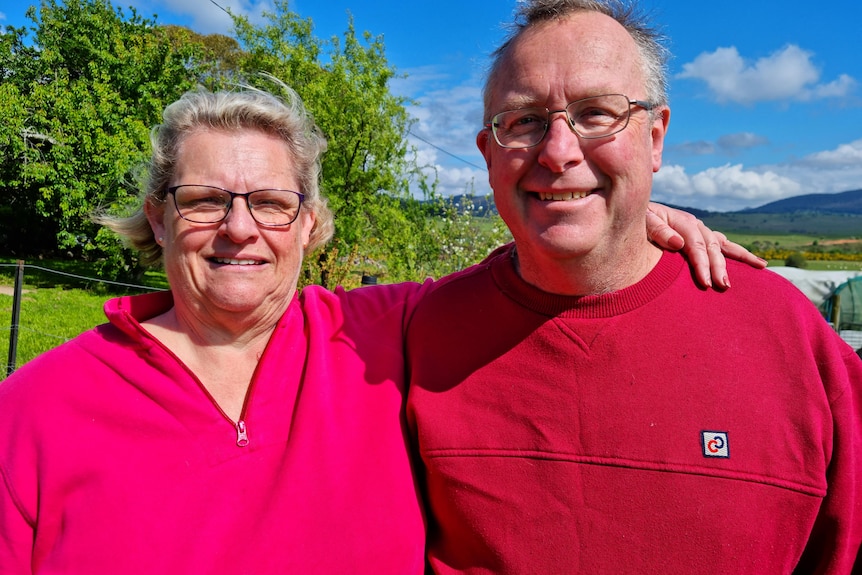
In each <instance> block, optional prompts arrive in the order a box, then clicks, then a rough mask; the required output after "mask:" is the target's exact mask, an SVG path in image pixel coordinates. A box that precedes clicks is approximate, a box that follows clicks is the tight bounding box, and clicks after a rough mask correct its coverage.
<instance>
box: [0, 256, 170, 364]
mask: <svg viewBox="0 0 862 575" xmlns="http://www.w3.org/2000/svg"><path fill="white" fill-rule="evenodd" d="M10 269H11V272H12V275H13V276H14V285H13V286H8V285H0V292H2V295H7V296H11V297H12V305H11V309H9V308H5V306H4V308H5V309H2V308H0V311H2V312H4V317H5V313H9V312H10V311H11V314H10V316H11V317H10V321H9V324H8V327H7V326H0V333H4V332H8V354H7V361H6V363H5V364H3V363H0V379H2V377H3V376H6V375H9V374H11V373H12V372H13V371H15V369H16V367H17V363H18V350H19V343H20V339H21V337H22V336H24V338H26V339H29V340H37V341H38V342H40V344H41V345H40V349H39V350H38V351H39V352H41V351H47V349H50V348H51V347H56V346H57V345H60V344H61V343H63V342H65V341H68V340H69V339H72V338H73V337H75V336H77V335H78V334H79V333H80V332H81V331H84V330H86V329H88V328H90V327H93V325H94V324H95V323H101V321H103V319H100V320H94V321H93V322H90V323H87V324H80V325H78V326H76V325H75V324H74V322H72V324H71V325H69V323H68V321H67V322H66V329H65V330H60V331H63V332H64V333H55V332H52V331H46V329H45V327H41V328H40V327H39V326H45V325H46V324H45V323H44V322H43V323H38V324H37V323H36V322H33V321H27V320H28V319H31V320H32V319H34V318H32V317H31V318H28V317H26V314H25V317H24V318H23V319H22V316H21V307H22V306H21V304H22V301H23V299H24V297H25V294H28V293H30V292H32V291H34V290H38V289H39V285H42V286H45V285H49V286H52V287H56V286H57V284H63V286H64V287H78V288H82V289H92V288H93V286H97V285H100V286H105V287H106V288H107V289H106V290H105V291H106V292H107V291H108V290H110V291H111V293H110V295H106V296H104V297H101V296H95V295H94V296H93V297H94V299H95V298H97V297H98V298H99V299H98V300H97V301H98V302H99V303H98V306H97V307H98V309H94V310H92V312H93V313H92V314H91V315H92V317H99V318H100V317H101V316H100V315H99V314H101V305H102V304H103V303H104V299H107V298H108V297H113V296H115V295H120V293H137V292H140V291H159V290H161V289H163V288H160V287H153V286H146V285H138V284H132V283H125V282H118V281H113V280H108V279H104V278H98V277H91V276H85V275H80V274H75V273H70V272H65V271H62V270H57V269H52V268H48V267H44V266H38V265H32V264H27V263H25V262H24V261H18V262H17V263H0V273H2V274H3V275H4V276H5V275H8V274H7V272H9V271H10ZM25 274H26V275H27V277H28V279H30V282H29V285H30V286H32V285H36V287H35V288H34V287H27V288H25V287H24V285H25ZM55 276H56V277H59V278H62V279H61V280H60V281H57V280H56V279H50V278H55ZM93 305H94V307H95V306H96V304H95V303H94V304H93ZM54 311H55V312H56V310H54ZM65 311H66V312H67V313H68V310H65ZM38 313H40V315H46V314H48V315H50V313H51V311H48V312H46V311H44V310H43V311H42V312H38ZM55 315H57V314H56V313H55ZM53 319H61V318H57V317H55V318H53ZM62 319H65V320H69V319H70V318H62ZM47 325H49V326H50V325H56V324H55V322H48V324H47ZM34 326H35V327H34ZM49 329H50V328H49ZM4 339H5V338H4Z"/></svg>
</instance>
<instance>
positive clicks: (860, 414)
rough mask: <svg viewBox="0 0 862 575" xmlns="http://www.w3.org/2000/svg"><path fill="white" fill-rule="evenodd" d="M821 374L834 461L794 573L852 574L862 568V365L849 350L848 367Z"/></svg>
mask: <svg viewBox="0 0 862 575" xmlns="http://www.w3.org/2000/svg"><path fill="white" fill-rule="evenodd" d="M845 347H846V346H845ZM822 369H823V377H824V384H825V386H826V391H827V394H829V400H830V401H829V403H830V406H831V410H832V422H831V424H832V459H831V461H830V463H829V467H828V471H827V485H828V488H827V494H826V498H825V499H824V500H823V503H822V505H821V508H820V512H819V514H818V516H817V519H816V521H815V523H814V527H813V529H812V531H811V537H810V538H809V541H808V544H807V546H806V548H805V551H804V552H803V555H802V559H801V560H800V562H799V566H798V567H797V569H796V571H794V572H795V573H816V574H823V575H849V574H851V573H859V572H860V571H858V569H860V568H862V558H860V557H859V554H860V543H862V360H860V359H859V357H858V356H857V355H856V353H854V352H852V350H850V349H849V348H847V351H846V353H845V354H844V356H843V362H834V364H829V365H825V366H823V367H822ZM854 563H855V564H856V567H855V569H854Z"/></svg>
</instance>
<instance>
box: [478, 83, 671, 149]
mask: <svg viewBox="0 0 862 575" xmlns="http://www.w3.org/2000/svg"><path fill="white" fill-rule="evenodd" d="M606 96H622V97H623V98H625V99H626V101H627V102H628V110H627V112H626V121H625V122H624V123H623V124H622V125H621V126H620V127H619V128H617V129H615V130H613V131H612V132H609V133H607V134H602V135H601V136H585V135H583V134H581V133H580V132H578V130H577V128H575V123H574V121H573V120H572V117H571V116H570V115H569V107H570V106H571V105H572V104H577V103H578V102H583V101H585V100H592V99H593V98H604V97H606ZM632 106H638V107H641V108H643V109H644V110H647V111H650V112H651V111H652V110H654V109H655V108H656V107H657V105H656V104H653V103H652V102H647V101H646V100H632V99H631V98H629V97H628V96H626V95H625V94H598V95H596V96H588V97H586V98H578V99H577V100H572V101H571V102H569V103H568V104H566V107H565V108H563V109H562V110H549V109H548V108H547V107H546V106H527V107H524V108H515V109H513V110H503V111H502V112H498V113H497V114H494V116H493V117H492V118H491V120H490V121H489V122H485V128H488V129H489V130H491V133H492V134H493V135H494V141H496V142H497V144H498V145H499V146H500V147H502V148H507V149H510V150H525V149H527V148H533V147H535V146H538V145H539V144H541V143H542V141H543V140H544V139H545V136H547V135H548V129H549V128H550V127H551V114H565V115H566V123H567V124H568V125H569V129H570V130H571V131H572V132H574V133H575V135H577V136H578V137H579V138H581V139H584V140H599V139H601V138H608V137H610V136H613V135H615V134H619V133H620V132H622V131H623V130H625V129H626V128H627V127H628V125H629V120H631V117H632ZM518 110H545V112H547V114H548V118H547V119H546V120H545V128H544V130H543V131H542V136H541V137H540V138H539V139H538V141H536V143H535V144H530V145H527V146H512V145H510V144H504V143H503V142H501V141H500V137H499V136H498V135H497V128H498V126H499V124H498V123H497V118H499V117H500V116H501V115H502V114H508V113H509V112H517V111H518Z"/></svg>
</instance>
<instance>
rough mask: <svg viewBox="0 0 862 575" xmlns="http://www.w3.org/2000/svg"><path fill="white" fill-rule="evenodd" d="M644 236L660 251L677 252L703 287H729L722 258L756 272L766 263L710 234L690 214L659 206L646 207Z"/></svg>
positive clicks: (742, 248) (725, 263) (724, 262)
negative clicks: (753, 269)
mask: <svg viewBox="0 0 862 575" xmlns="http://www.w3.org/2000/svg"><path fill="white" fill-rule="evenodd" d="M647 235H648V236H649V238H650V239H651V240H652V241H654V242H655V243H656V244H658V245H659V246H660V247H662V248H664V249H670V250H678V249H681V250H682V252H683V253H684V254H685V256H686V257H687V258H688V261H689V265H691V267H692V272H693V274H694V277H695V280H696V281H697V283H698V284H699V285H701V286H703V287H707V288H708V287H713V286H714V287H715V288H716V289H727V288H729V287H730V278H729V276H728V273H727V261H726V259H725V258H726V257H727V258H731V259H734V260H738V261H740V262H743V263H745V264H748V265H750V266H752V267H754V268H757V269H761V268H764V267H766V260H764V259H761V258H759V257H757V256H755V255H754V254H752V253H751V252H750V251H748V250H747V249H746V248H744V247H743V246H741V245H739V244H737V243H735V242H732V241H730V240H728V239H727V236H725V235H724V234H723V233H721V232H717V231H713V230H711V229H710V228H709V227H708V226H707V225H706V224H704V223H703V222H702V221H700V220H699V219H697V218H696V217H694V216H693V215H692V214H690V213H688V212H684V211H681V210H677V209H674V208H669V207H667V206H664V205H662V204H656V203H654V202H650V204H649V210H648V211H647Z"/></svg>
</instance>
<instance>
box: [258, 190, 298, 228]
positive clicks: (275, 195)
mask: <svg viewBox="0 0 862 575" xmlns="http://www.w3.org/2000/svg"><path fill="white" fill-rule="evenodd" d="M248 202H249V207H251V213H252V215H253V216H254V219H255V220H257V221H258V222H259V223H261V224H264V225H267V226H286V225H287V224H290V223H293V221H294V220H295V219H296V216H297V214H298V213H299V206H300V205H301V204H302V197H301V196H300V195H299V194H298V193H296V192H291V191H288V190H258V191H256V192H251V193H250V194H249V195H248Z"/></svg>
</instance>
